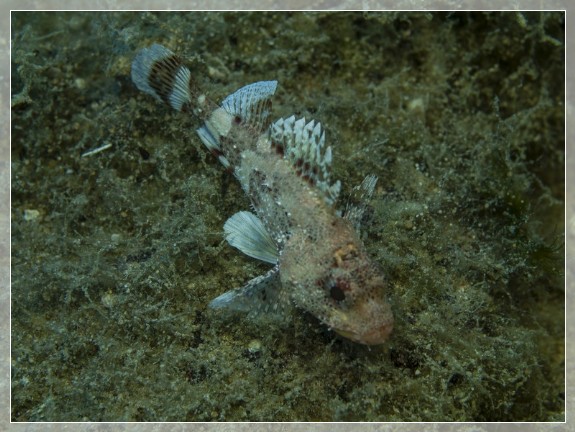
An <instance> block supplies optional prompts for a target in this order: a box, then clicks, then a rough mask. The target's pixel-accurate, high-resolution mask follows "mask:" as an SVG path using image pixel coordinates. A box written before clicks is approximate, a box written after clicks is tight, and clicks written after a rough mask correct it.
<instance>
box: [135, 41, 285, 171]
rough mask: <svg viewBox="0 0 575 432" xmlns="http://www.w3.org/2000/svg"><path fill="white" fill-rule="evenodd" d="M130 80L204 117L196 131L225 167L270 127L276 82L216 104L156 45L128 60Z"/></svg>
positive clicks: (244, 90)
mask: <svg viewBox="0 0 575 432" xmlns="http://www.w3.org/2000/svg"><path fill="white" fill-rule="evenodd" d="M132 81H133V82H134V84H135V85H136V87H138V89H140V90H141V91H143V92H144V93H147V94H149V95H151V96H153V97H154V98H156V99H158V100H160V101H162V102H165V103H166V104H168V105H169V106H170V107H172V108H173V109H175V110H176V111H183V110H186V111H188V110H189V111H192V112H193V113H194V114H196V115H197V116H198V117H200V118H201V119H202V120H204V121H205V123H204V125H203V126H202V127H200V128H199V129H198V130H197V133H198V135H199V137H200V139H201V140H202V142H203V143H204V145H205V146H206V147H207V148H208V150H209V151H210V152H212V153H213V154H214V155H215V156H216V157H217V158H218V159H219V160H220V162H221V163H222V164H223V165H224V166H225V167H226V168H230V167H232V165H235V163H234V162H237V159H238V157H239V153H240V152H241V150H242V149H244V148H246V147H249V146H251V145H255V142H256V139H257V137H258V136H259V135H260V134H261V133H262V132H263V131H264V130H265V128H267V127H268V126H269V121H268V118H269V114H270V108H271V100H270V99H271V96H272V95H273V94H274V93H275V90H276V87H277V81H259V82H255V83H253V84H249V85H247V86H244V87H242V88H240V89H239V90H237V91H235V92H234V93H232V94H231V95H229V96H228V97H226V98H225V99H224V101H223V102H222V104H221V106H219V107H218V106H216V105H214V104H213V103H212V102H210V101H209V100H208V99H207V98H206V96H205V95H204V94H202V93H201V92H200V91H199V90H198V89H197V88H196V85H195V83H194V81H193V78H192V74H191V72H190V70H189V69H188V68H187V67H186V66H185V65H184V64H183V63H182V61H181V60H180V58H179V57H178V56H177V55H176V54H174V53H173V52H172V51H170V50H169V49H168V48H166V47H164V46H162V45H158V44H153V45H151V46H150V47H148V48H144V49H142V50H140V51H139V52H138V54H137V55H136V58H135V59H134V61H133V62H132ZM239 130H241V131H243V132H244V133H238V131H239ZM247 132H250V133H247ZM222 138H228V139H227V140H226V141H227V143H229V144H230V145H229V146H228V148H222ZM248 138H249V139H248ZM240 141H241V142H240ZM245 141H253V142H245Z"/></svg>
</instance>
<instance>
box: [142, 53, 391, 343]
mask: <svg viewBox="0 0 575 432" xmlns="http://www.w3.org/2000/svg"><path fill="white" fill-rule="evenodd" d="M132 80H133V82H134V83H135V84H136V86H137V87H138V88H139V89H140V90H142V91H144V92H146V93H148V94H150V95H152V96H154V97H155V98H156V99H159V100H161V101H163V102H165V103H167V104H168V105H170V106H171V107H172V108H173V109H175V110H178V111H190V112H192V113H194V114H195V115H197V116H199V117H200V118H201V119H202V120H203V121H204V125H203V126H202V127H200V128H199V129H198V130H197V133H198V136H199V137H200V139H201V140H202V142H203V143H204V145H205V146H206V147H207V148H208V149H209V150H210V151H211V152H212V153H213V154H214V155H216V156H217V157H218V159H219V160H220V162H221V163H222V164H223V165H224V166H225V167H226V168H228V169H230V170H232V171H233V173H234V175H235V177H236V178H237V179H238V181H239V182H240V184H241V186H242V188H243V190H244V192H245V193H246V195H247V196H248V197H249V198H250V200H251V203H252V206H253V209H254V211H255V213H256V214H254V213H251V212H247V211H242V212H238V213H236V214H235V215H233V216H232V217H230V218H229V219H228V220H227V221H226V223H225V225H224V232H225V234H226V240H227V241H228V243H229V244H230V245H232V246H233V247H236V248H238V249H239V250H241V251H242V252H244V253H245V254H247V255H249V256H251V257H253V258H256V259H259V260H261V261H264V262H267V263H270V264H272V265H273V267H272V268H271V269H270V270H269V271H268V272H267V273H266V274H264V275H262V276H259V277H256V278H254V279H252V280H251V281H249V282H248V283H247V284H246V285H245V286H244V287H242V288H237V289H234V290H231V291H228V292H226V293H224V294H222V295H220V296H219V297H217V298H215V299H214V300H212V302H210V307H212V308H216V309H221V308H228V309H233V310H242V311H248V312H254V311H265V310H269V309H270V308H272V309H281V308H282V306H284V305H288V304H294V305H296V306H297V307H300V308H303V309H305V310H307V311H308V312H310V313H312V314H313V315H315V316H316V317H317V318H319V319H320V320H321V321H322V322H324V323H325V324H326V325H328V326H329V327H330V328H331V329H333V330H335V331H336V332H337V333H339V334H340V335H342V336H344V337H346V338H349V339H351V340H353V341H355V342H359V343H363V344H369V345H373V344H380V343H383V342H384V341H385V340H386V339H387V338H388V337H389V335H390V333H391V331H392V329H393V314H392V312H391V308H390V306H389V304H388V303H386V301H385V300H384V297H383V296H384V294H385V293H384V288H385V282H384V277H383V273H382V271H381V270H380V269H379V267H378V266H377V265H375V263H373V262H372V260H371V259H370V258H369V256H368V255H367V253H366V251H365V248H364V246H363V243H362V242H361V240H360V239H359V236H358V229H359V221H360V219H361V217H362V214H363V209H364V206H363V205H359V206H349V207H348V208H347V209H346V211H345V213H344V215H343V216H339V215H338V212H337V211H336V209H335V208H334V202H335V201H336V199H337V196H338V193H339V190H340V183H339V182H332V181H331V179H330V167H331V161H332V152H331V148H330V147H326V146H325V132H324V131H323V129H322V127H321V124H320V123H318V122H316V121H314V120H312V121H309V122H307V121H306V120H305V119H303V118H302V119H296V118H295V116H292V117H289V118H285V119H279V120H277V121H275V122H273V123H270V121H269V115H270V109H271V97H272V96H273V94H274V93H275V90H276V87H277V81H260V82H256V83H253V84H249V85H247V86H245V87H242V88H240V89H239V90H237V91H236V92H234V93H232V94H231V95H230V96H228V97H227V98H225V99H224V101H223V102H222V103H221V104H220V105H219V106H218V105H215V104H213V103H211V102H210V101H209V100H208V99H207V98H206V97H205V95H204V94H203V93H202V92H201V91H200V90H198V89H197V88H196V85H195V84H194V80H193V76H192V73H191V72H190V70H189V69H188V68H187V67H186V66H184V65H183V63H182V62H181V60H180V59H179V58H178V57H177V56H176V55H175V54H174V53H173V52H171V51H170V50H168V49H167V48H165V47H163V46H161V45H157V44H154V45H152V46H150V47H148V48H144V49H142V50H141V51H140V52H139V53H138V54H137V56H136V58H135V59H134V61H133V63H132ZM376 181H377V179H376V177H374V176H367V177H366V178H365V180H364V181H363V183H362V184H361V185H360V186H358V187H356V188H355V189H354V193H356V194H357V195H359V196H361V197H362V198H363V200H364V201H366V200H368V199H369V198H370V197H371V194H372V193H373V190H374V187H375V183H376Z"/></svg>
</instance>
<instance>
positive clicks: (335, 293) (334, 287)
mask: <svg viewBox="0 0 575 432" xmlns="http://www.w3.org/2000/svg"><path fill="white" fill-rule="evenodd" d="M329 296H330V297H331V298H332V299H333V300H335V301H338V302H339V301H343V300H345V292H343V290H342V289H341V287H340V286H339V284H338V283H337V282H331V283H330V285H329Z"/></svg>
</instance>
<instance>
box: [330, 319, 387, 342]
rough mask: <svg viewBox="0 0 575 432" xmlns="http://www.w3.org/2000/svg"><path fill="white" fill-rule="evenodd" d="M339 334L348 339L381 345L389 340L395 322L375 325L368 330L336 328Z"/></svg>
mask: <svg viewBox="0 0 575 432" xmlns="http://www.w3.org/2000/svg"><path fill="white" fill-rule="evenodd" d="M334 330H335V332H336V333H337V334H339V335H340V336H343V337H344V338H346V339H350V340H352V341H354V342H357V343H360V344H364V345H380V344H382V343H384V342H385V341H387V339H388V338H389V335H390V334H391V332H392V331H393V323H385V324H383V325H381V326H380V327H374V328H372V329H370V330H368V331H366V332H363V333H358V332H353V331H348V330H339V329H334Z"/></svg>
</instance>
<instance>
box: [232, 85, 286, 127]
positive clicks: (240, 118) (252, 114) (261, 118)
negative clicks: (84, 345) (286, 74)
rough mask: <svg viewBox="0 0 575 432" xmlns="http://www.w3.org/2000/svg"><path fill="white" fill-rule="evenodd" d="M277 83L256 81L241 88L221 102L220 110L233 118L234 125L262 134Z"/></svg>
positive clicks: (266, 123)
mask: <svg viewBox="0 0 575 432" xmlns="http://www.w3.org/2000/svg"><path fill="white" fill-rule="evenodd" d="M277 85H278V82H277V81H258V82H255V83H252V84H248V85H247V86H244V87H242V88H241V89H239V90H237V91H236V92H234V93H232V94H231V95H229V96H228V97H227V98H225V99H224V101H223V102H222V108H223V109H225V110H226V112H228V113H229V114H231V115H232V116H234V120H235V121H236V123H238V122H241V124H247V125H250V126H252V127H255V128H256V129H257V130H258V131H259V132H262V131H263V130H264V129H265V127H266V126H267V125H268V118H269V115H270V111H271V97H272V96H273V95H274V93H275V92H276V88H277Z"/></svg>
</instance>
